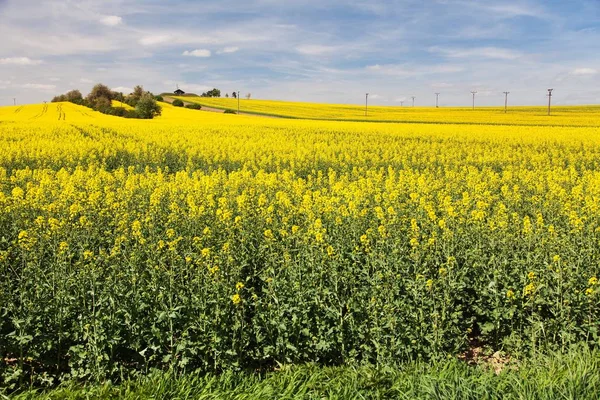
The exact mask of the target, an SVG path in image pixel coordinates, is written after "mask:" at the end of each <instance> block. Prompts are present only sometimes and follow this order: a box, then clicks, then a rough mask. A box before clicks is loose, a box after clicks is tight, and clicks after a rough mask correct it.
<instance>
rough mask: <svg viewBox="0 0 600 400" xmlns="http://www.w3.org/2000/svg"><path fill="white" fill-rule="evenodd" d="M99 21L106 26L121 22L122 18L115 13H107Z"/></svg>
mask: <svg viewBox="0 0 600 400" xmlns="http://www.w3.org/2000/svg"><path fill="white" fill-rule="evenodd" d="M100 23H101V24H103V25H106V26H117V25H120V24H122V23H123V18H121V17H118V16H116V15H107V16H106V17H102V18H101V19H100Z"/></svg>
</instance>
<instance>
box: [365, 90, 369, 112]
mask: <svg viewBox="0 0 600 400" xmlns="http://www.w3.org/2000/svg"><path fill="white" fill-rule="evenodd" d="M368 102H369V93H366V94H365V117H366V116H367V106H368Z"/></svg>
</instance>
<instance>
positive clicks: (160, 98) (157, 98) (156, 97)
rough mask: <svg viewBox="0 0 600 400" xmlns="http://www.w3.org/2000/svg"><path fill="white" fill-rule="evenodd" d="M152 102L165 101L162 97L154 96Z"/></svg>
mask: <svg viewBox="0 0 600 400" xmlns="http://www.w3.org/2000/svg"><path fill="white" fill-rule="evenodd" d="M154 100H156V101H165V99H163V97H162V96H154Z"/></svg>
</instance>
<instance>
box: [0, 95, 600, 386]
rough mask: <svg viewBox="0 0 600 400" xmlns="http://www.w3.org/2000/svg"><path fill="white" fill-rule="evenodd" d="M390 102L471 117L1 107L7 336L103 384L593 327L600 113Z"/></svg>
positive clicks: (421, 351)
mask: <svg viewBox="0 0 600 400" xmlns="http://www.w3.org/2000/svg"><path fill="white" fill-rule="evenodd" d="M207 101H220V100H217V99H215V100H212V99H209V100H207ZM248 104H249V103H248ZM256 104H259V102H257V103H256ZM270 106H273V105H270ZM279 106H281V107H284V105H281V104H280V105H279ZM285 107H288V106H285ZM289 107H290V109H291V108H294V107H296V106H295V105H290V106H289ZM284 111H285V112H288V110H284ZM387 111H389V110H387ZM387 111H386V110H385V109H382V110H374V114H373V115H374V116H375V115H377V114H375V112H377V113H384V112H387ZM290 112H291V111H290ZM302 112H303V113H308V114H310V115H311V116H313V117H314V118H321V117H322V118H330V117H331V118H334V117H336V116H338V115H341V116H342V118H340V119H344V118H348V119H352V118H354V117H353V116H352V115H351V113H352V112H354V111H353V110H352V109H348V110H342V109H341V108H337V107H333V108H328V109H326V110H323V111H322V114H320V111H318V110H317V107H312V106H310V107H307V108H306V109H304V111H302ZM330 112H331V113H330ZM392 112H393V113H395V114H394V115H392V116H389V118H390V119H397V120H407V121H408V120H410V119H411V118H413V119H414V120H415V121H416V120H418V121H419V122H427V121H437V120H438V119H439V118H442V119H447V120H448V121H449V122H457V123H458V122H464V123H463V124H455V125H448V124H446V125H445V124H426V123H419V124H410V123H403V124H393V123H385V124H379V123H361V122H337V121H318V120H293V119H268V118H259V117H256V116H254V117H252V116H243V115H220V114H217V113H206V112H199V111H193V110H186V109H177V108H174V107H171V106H169V105H166V104H165V105H164V108H163V115H162V116H160V117H158V118H156V119H154V120H151V121H143V120H125V119H122V118H116V117H110V116H106V115H104V114H99V113H96V112H94V111H91V110H89V109H87V108H83V107H78V106H75V105H73V104H68V103H58V104H48V105H32V106H19V107H1V108H0V132H1V135H0V230H1V232H2V240H0V314H1V315H2V316H3V318H1V319H0V344H2V347H3V348H4V349H6V350H5V351H6V352H7V354H20V352H21V351H22V352H23V354H24V357H33V358H34V359H35V361H36V362H35V363H33V364H32V365H40V366H42V367H44V366H45V365H44V364H43V363H44V362H46V361H45V360H53V361H52V364H51V365H48V368H42V370H44V371H48V374H57V375H59V374H61V373H63V372H61V371H63V369H62V367H61V368H58V369H57V368H55V367H54V366H55V365H58V364H60V363H61V362H62V361H64V360H74V361H73V362H72V363H70V364H69V366H66V367H65V368H67V369H72V370H69V373H72V374H73V375H77V374H79V375H77V376H85V374H90V373H93V374H97V376H98V377H100V376H110V374H111V373H113V372H114V371H116V370H118V371H127V370H128V369H129V368H134V367H132V366H134V365H138V364H137V363H139V362H140V361H139V357H138V356H135V357H133V356H132V354H138V353H139V351H140V350H142V349H143V348H145V347H148V348H151V349H152V355H151V356H148V357H146V360H147V361H146V362H147V363H148V365H145V366H144V367H148V368H163V367H165V365H166V364H169V365H171V364H172V366H173V367H174V368H179V367H182V366H181V365H179V364H177V363H179V362H183V360H185V362H186V363H188V364H186V365H185V368H197V369H201V370H205V371H223V370H226V369H228V368H231V366H232V365H237V366H256V365H265V364H264V363H265V362H266V363H271V364H272V365H277V363H282V364H283V363H294V362H310V361H315V360H326V359H339V360H348V361H360V360H365V359H377V360H386V361H390V362H396V361H397V360H398V357H405V356H404V355H406V358H407V359H416V358H417V357H423V358H428V357H434V356H435V355H437V354H438V353H439V352H448V354H451V353H452V352H453V351H455V349H457V348H464V347H465V346H466V345H468V343H466V342H465V341H464V340H465V337H464V336H463V335H460V334H457V332H471V331H469V330H470V329H473V330H472V332H478V334H479V335H481V339H482V340H483V341H486V342H489V343H493V345H494V346H498V347H500V346H504V347H506V348H507V349H512V350H515V351H527V346H530V344H531V338H536V339H535V340H537V341H539V342H538V343H536V345H540V346H542V345H545V344H548V343H543V341H552V340H554V339H553V338H568V340H571V341H573V342H577V341H590V340H593V339H592V338H594V337H595V336H594V332H596V331H597V329H598V324H599V322H598V321H600V296H598V295H597V293H598V278H597V277H598V276H599V274H600V270H599V269H598V268H599V267H598V265H600V263H599V262H598V261H599V260H600V251H599V249H598V246H597V243H598V241H599V240H600V212H599V211H600V205H599V204H598V201H597V199H598V198H600V170H599V167H598V163H597V160H598V159H600V135H598V133H600V128H598V126H597V125H598V121H599V120H600V119H598V111H597V110H596V109H595V108H594V107H579V108H577V107H574V108H568V107H565V108H564V109H562V110H558V109H557V115H556V118H555V117H553V118H552V119H550V120H549V119H547V118H544V117H543V116H541V115H537V114H536V113H537V111H536V110H535V109H524V110H522V111H515V114H518V115H514V116H513V117H511V116H510V114H509V115H508V116H507V117H504V116H497V115H495V114H494V110H482V111H481V113H480V112H479V111H478V112H475V113H470V114H469V115H467V113H466V111H464V110H442V109H440V110H431V109H429V110H426V109H423V110H421V109H418V110H414V111H410V110H400V111H398V110H392ZM411 112H414V114H411ZM329 113H330V114H329ZM382 118H383V117H382ZM510 118H513V119H510ZM488 120H489V121H490V122H492V123H496V122H499V123H506V125H481V123H485V122H486V121H488ZM509 123H512V124H513V125H510V124H509ZM537 123H544V124H546V126H543V127H542V126H538V125H536V124H537ZM557 253H558V254H561V255H562V256H559V255H558V254H557ZM561 257H563V258H564V260H563V259H562V258H561ZM549 260H552V263H551V266H552V268H549V266H548V264H549ZM559 267H560V270H558V268H559ZM520 292H521V293H522V296H521V293H520ZM557 299H561V300H562V301H557ZM582 299H585V307H579V306H577V307H574V306H572V305H579V304H581V303H582ZM499 300H501V301H499ZM507 300H510V301H507ZM531 300H535V301H531ZM472 305H477V306H476V307H474V306H472ZM563 307H569V309H568V312H565V309H563ZM234 310H235V312H234ZM558 315H563V316H564V315H568V316H569V317H568V320H567V319H559V318H558V317H557V316H558ZM473 321H477V323H481V322H483V323H487V322H489V324H486V329H477V330H476V329H474V326H473V323H474V322H473ZM484 321H485V322H484ZM536 321H549V323H547V324H544V327H545V329H546V330H547V331H545V334H544V335H542V336H540V335H537V334H536V332H537V331H536V329H538V327H539V324H537V325H536ZM86 326H87V327H89V328H88V329H83V327H86ZM506 326H510V327H511V332H512V333H511V334H512V335H514V336H512V337H509V334H508V333H507V331H508V330H506V329H504V328H502V327H506ZM399 327H401V329H399ZM487 327H489V328H487ZM497 327H500V328H497ZM92 328H93V329H92ZM479 328H482V327H481V326H479ZM12 332H16V333H15V334H11V333H12ZM39 332H44V335H40V334H39ZM415 338H418V340H416V339H415ZM557 340H558V339H557ZM565 340H567V339H565ZM522 343H527V345H522V346H523V347H519V346H521V344H522ZM555 344H556V343H555ZM563 344H564V343H560V345H563ZM136 346H138V347H136ZM150 346H151V347H150ZM59 353H60V357H59V358H58V359H52V357H56V355H57V354H59ZM146 354H147V355H149V354H150V351H149V350H148V352H147V353H146ZM61 360H62V361H61ZM99 360H100V361H99ZM11 368H12V367H11ZM135 368H137V367H135ZM90 371H92V372H90ZM111 371H112V372H111ZM9 372H11V373H12V370H11V371H9ZM6 373H7V367H6V366H5V365H4V364H2V363H0V380H1V379H3V378H2V377H4V376H6ZM19 373H23V374H27V373H30V372H28V371H20V372H19ZM55 378H59V376H55ZM39 379H40V380H42V379H46V377H41V376H40V377H39Z"/></svg>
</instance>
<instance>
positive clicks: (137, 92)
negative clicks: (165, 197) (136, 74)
mask: <svg viewBox="0 0 600 400" xmlns="http://www.w3.org/2000/svg"><path fill="white" fill-rule="evenodd" d="M143 95H144V87H143V86H141V85H137V86H136V87H134V88H133V92H131V95H130V96H132V97H133V98H134V99H136V100H140V99H141V98H142V96H143Z"/></svg>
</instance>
